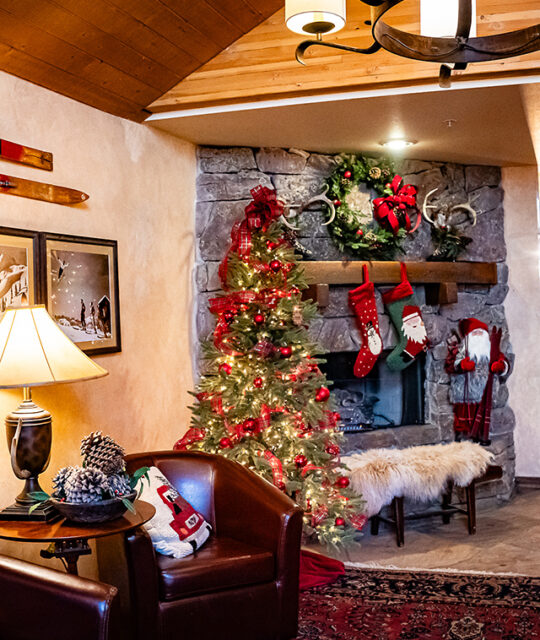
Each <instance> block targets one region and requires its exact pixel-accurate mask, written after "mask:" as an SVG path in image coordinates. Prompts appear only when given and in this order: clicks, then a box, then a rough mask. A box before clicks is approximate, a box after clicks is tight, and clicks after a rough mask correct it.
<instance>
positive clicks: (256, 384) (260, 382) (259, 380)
mask: <svg viewBox="0 0 540 640" xmlns="http://www.w3.org/2000/svg"><path fill="white" fill-rule="evenodd" d="M253 386H254V387H256V388H257V389H260V388H261V387H262V386H263V379H262V378H255V380H253Z"/></svg>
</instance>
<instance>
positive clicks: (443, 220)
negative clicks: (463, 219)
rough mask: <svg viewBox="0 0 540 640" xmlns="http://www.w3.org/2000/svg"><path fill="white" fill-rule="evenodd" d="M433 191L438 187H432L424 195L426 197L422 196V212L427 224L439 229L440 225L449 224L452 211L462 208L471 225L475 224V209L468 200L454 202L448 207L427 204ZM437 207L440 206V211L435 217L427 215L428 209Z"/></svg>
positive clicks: (445, 225)
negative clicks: (458, 202)
mask: <svg viewBox="0 0 540 640" xmlns="http://www.w3.org/2000/svg"><path fill="white" fill-rule="evenodd" d="M435 191H438V189H432V190H431V191H430V192H429V193H428V194H427V195H426V197H425V198H424V204H423V205H422V214H423V216H424V218H425V219H426V220H427V221H428V222H429V224H432V225H433V226H434V227H436V228H437V229H440V228H441V227H447V226H448V225H449V224H450V219H451V217H452V213H454V212H455V211H460V210H463V211H466V212H467V213H468V214H469V216H470V219H471V227H474V226H475V225H476V220H477V214H476V211H475V210H474V209H473V208H472V207H471V204H470V202H463V203H461V204H456V205H454V206H453V207H450V208H448V205H441V207H438V206H437V205H434V204H428V200H429V198H430V197H431V196H432V195H433V194H434V193H435ZM439 208H441V209H442V211H440V212H439V213H437V215H436V216H435V219H434V218H433V217H431V216H430V215H429V212H428V209H439Z"/></svg>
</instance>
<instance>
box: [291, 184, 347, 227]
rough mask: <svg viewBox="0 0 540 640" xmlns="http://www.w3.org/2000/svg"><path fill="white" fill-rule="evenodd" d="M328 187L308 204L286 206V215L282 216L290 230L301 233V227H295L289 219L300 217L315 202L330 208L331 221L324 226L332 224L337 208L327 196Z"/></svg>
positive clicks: (324, 223)
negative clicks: (322, 203)
mask: <svg viewBox="0 0 540 640" xmlns="http://www.w3.org/2000/svg"><path fill="white" fill-rule="evenodd" d="M328 189H329V187H328V185H327V186H326V187H325V189H324V191H323V192H322V193H320V194H319V195H317V196H313V198H310V199H309V200H308V201H307V202H303V203H302V204H290V205H286V206H285V213H284V214H283V215H282V216H281V218H280V219H281V221H282V222H283V223H284V224H285V225H286V226H287V227H289V229H292V230H293V231H299V229H300V227H295V226H293V225H292V224H290V222H288V220H287V218H293V217H294V218H296V217H298V216H299V215H300V214H301V213H302V211H304V210H305V209H307V208H308V207H309V206H310V205H311V204H313V203H314V202H324V204H326V205H327V206H328V208H329V209H330V219H329V220H327V221H326V222H323V223H322V224H323V226H326V225H328V224H331V223H332V222H333V221H334V219H335V217H336V208H335V207H334V203H333V202H332V200H330V198H328V196H327V195H326V194H327V193H328Z"/></svg>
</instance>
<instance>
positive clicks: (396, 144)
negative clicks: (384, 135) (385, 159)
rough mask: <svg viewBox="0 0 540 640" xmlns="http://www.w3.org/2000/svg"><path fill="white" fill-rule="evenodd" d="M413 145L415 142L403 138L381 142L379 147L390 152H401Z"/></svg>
mask: <svg viewBox="0 0 540 640" xmlns="http://www.w3.org/2000/svg"><path fill="white" fill-rule="evenodd" d="M413 144H416V142H413V141H412V140H405V138H390V140H385V141H384V142H381V146H382V147H385V148H386V149H389V150H390V151H403V150H404V149H406V148H407V147H412V145H413Z"/></svg>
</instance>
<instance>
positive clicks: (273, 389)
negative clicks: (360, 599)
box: [175, 187, 365, 546]
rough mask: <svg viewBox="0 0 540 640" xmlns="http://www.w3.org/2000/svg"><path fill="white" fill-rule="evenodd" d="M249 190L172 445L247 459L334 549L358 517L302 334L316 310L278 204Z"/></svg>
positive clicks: (323, 387)
mask: <svg viewBox="0 0 540 640" xmlns="http://www.w3.org/2000/svg"><path fill="white" fill-rule="evenodd" d="M252 195H253V202H251V204H250V205H248V206H247V207H246V212H245V218H244V219H243V220H241V221H240V222H238V223H236V225H235V226H234V227H233V230H232V233H231V238H232V246H231V248H230V250H229V252H228V254H227V256H226V257H225V259H224V260H223V262H222V263H221V265H220V270H219V274H220V277H221V281H222V286H223V289H224V292H225V293H224V295H221V296H219V297H217V298H214V299H212V300H210V310H211V312H212V313H213V314H214V315H215V316H216V328H215V331H214V335H213V339H212V340H209V341H208V342H206V343H205V344H204V345H203V348H204V356H205V358H206V359H207V362H208V373H207V374H206V375H204V376H202V378H201V381H200V383H199V385H198V388H197V392H196V394H195V397H196V398H197V400H198V402H197V404H196V405H195V406H194V407H191V409H192V411H193V419H192V427H191V429H190V430H189V431H188V432H187V433H186V434H185V436H184V437H183V438H182V439H181V440H179V441H178V442H177V443H176V445H175V448H176V449H186V448H189V449H195V450H201V451H207V452H210V453H219V454H221V455H223V456H226V457H227V458H230V459H232V460H236V461H237V462H240V463H241V464H243V465H245V466H247V467H248V468H250V469H252V470H253V471H255V472H256V473H258V474H260V475H261V476H263V477H264V478H266V479H267V480H269V481H270V482H273V484H275V485H276V486H277V487H278V488H279V489H281V490H283V491H285V492H286V493H287V494H288V495H289V496H290V497H291V498H293V499H294V500H295V501H296V502H297V503H298V504H299V505H300V506H301V507H302V508H303V509H304V512H305V515H304V525H305V527H304V530H305V533H306V534H307V535H309V536H314V537H316V538H317V539H318V540H319V541H320V542H323V543H327V544H331V545H335V546H339V545H340V544H344V543H346V542H348V541H351V540H353V539H354V537H355V533H356V531H357V530H358V529H360V528H361V527H362V526H363V525H364V523H365V517H364V516H363V515H361V509H362V505H363V503H362V500H361V498H360V497H359V496H357V495H356V494H354V493H353V492H352V490H351V489H349V488H348V485H349V480H348V478H347V477H346V476H344V475H343V474H342V472H341V471H342V470H341V471H340V468H339V453H340V447H339V444H338V440H339V437H340V434H339V431H338V430H337V422H338V420H339V415H338V414H337V413H334V412H333V411H332V410H331V408H330V406H329V401H330V392H329V390H328V386H327V381H326V377H325V376H324V374H323V373H322V372H321V371H320V369H319V366H318V365H319V364H320V363H321V362H322V361H321V360H320V359H317V357H315V355H314V354H316V353H317V351H318V349H317V346H316V344H314V343H313V342H312V341H311V340H310V338H309V335H308V331H307V326H308V324H309V321H310V320H311V319H312V318H313V317H314V315H315V314H316V312H317V309H316V306H315V304H313V303H312V302H311V301H308V302H304V301H302V299H301V290H302V289H304V288H306V284H305V281H304V278H303V271H302V269H301V268H300V267H299V266H298V262H297V258H296V256H295V254H294V251H293V249H292V247H291V245H290V243H289V242H288V240H287V238H286V236H285V233H284V227H283V225H282V223H281V222H279V217H280V216H281V214H282V213H283V203H281V202H280V201H279V200H277V198H276V194H275V192H274V191H272V190H270V189H268V188H266V187H258V188H257V189H254V190H253V191H252Z"/></svg>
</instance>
